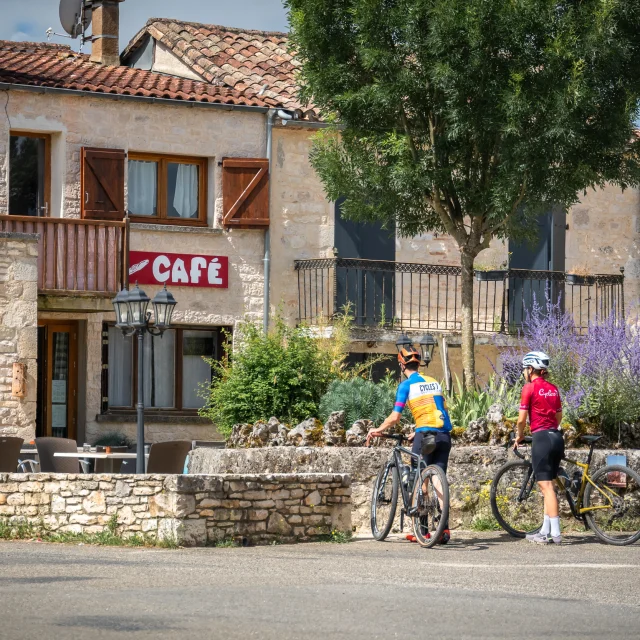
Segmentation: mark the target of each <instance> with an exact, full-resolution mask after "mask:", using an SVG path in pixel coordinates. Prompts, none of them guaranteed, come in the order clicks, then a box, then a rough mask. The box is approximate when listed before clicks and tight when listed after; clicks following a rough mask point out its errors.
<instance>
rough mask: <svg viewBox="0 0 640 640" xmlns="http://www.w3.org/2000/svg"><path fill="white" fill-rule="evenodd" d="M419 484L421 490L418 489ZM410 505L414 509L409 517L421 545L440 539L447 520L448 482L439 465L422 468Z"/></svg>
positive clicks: (431, 543)
mask: <svg viewBox="0 0 640 640" xmlns="http://www.w3.org/2000/svg"><path fill="white" fill-rule="evenodd" d="M420 484H422V492H419V491H418V487H419V486H420ZM425 484H426V490H425ZM411 507H412V510H413V509H415V512H414V515H412V516H411V518H412V520H413V533H414V535H415V536H416V540H417V541H418V542H419V543H420V545H421V546H423V547H427V548H429V547H432V546H433V545H434V544H436V543H437V542H438V540H440V536H441V535H442V533H443V532H444V530H445V529H446V527H447V522H448V520H449V482H448V481H447V476H446V475H445V473H444V471H443V470H442V469H441V468H440V467H437V466H435V465H431V466H429V467H427V468H426V469H423V470H422V472H421V474H420V480H418V479H417V478H416V482H415V484H414V485H413V494H412V496H411Z"/></svg>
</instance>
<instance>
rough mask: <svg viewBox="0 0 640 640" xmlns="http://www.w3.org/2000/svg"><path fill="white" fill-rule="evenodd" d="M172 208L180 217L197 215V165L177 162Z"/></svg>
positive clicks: (194, 216)
mask: <svg viewBox="0 0 640 640" xmlns="http://www.w3.org/2000/svg"><path fill="white" fill-rule="evenodd" d="M173 208H174V209H175V210H176V211H177V212H178V215H179V216H180V217H181V218H196V217H197V215H198V165H196V164H178V171H177V172H176V191H175V193H174V195H173Z"/></svg>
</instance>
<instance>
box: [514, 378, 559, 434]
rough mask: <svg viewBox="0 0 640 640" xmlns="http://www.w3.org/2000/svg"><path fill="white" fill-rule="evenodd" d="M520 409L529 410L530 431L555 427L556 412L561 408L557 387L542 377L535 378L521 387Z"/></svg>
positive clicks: (556, 425) (556, 426)
mask: <svg viewBox="0 0 640 640" xmlns="http://www.w3.org/2000/svg"><path fill="white" fill-rule="evenodd" d="M520 410H521V411H528V412H529V424H530V425H531V433H534V432H535V431H544V430H546V429H557V428H558V422H557V420H556V413H558V411H561V410H562V402H561V401H560V392H559V391H558V387H556V386H555V385H553V384H551V383H550V382H547V381H546V380H545V379H544V378H536V379H535V380H534V381H533V382H527V384H525V385H524V387H522V399H521V401H520Z"/></svg>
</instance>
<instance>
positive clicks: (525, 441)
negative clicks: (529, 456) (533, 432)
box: [505, 433, 533, 460]
mask: <svg viewBox="0 0 640 640" xmlns="http://www.w3.org/2000/svg"><path fill="white" fill-rule="evenodd" d="M515 441H516V438H515V435H514V434H513V433H512V434H511V435H510V437H509V442H508V443H507V444H506V445H505V449H513V453H515V454H516V456H517V457H518V458H520V459H521V460H525V459H526V457H525V456H524V455H523V454H522V453H520V451H518V449H515V448H514V446H513V443H514V442H515ZM532 442H533V438H532V437H531V436H525V437H524V438H522V440H521V441H520V443H519V444H531V443H532Z"/></svg>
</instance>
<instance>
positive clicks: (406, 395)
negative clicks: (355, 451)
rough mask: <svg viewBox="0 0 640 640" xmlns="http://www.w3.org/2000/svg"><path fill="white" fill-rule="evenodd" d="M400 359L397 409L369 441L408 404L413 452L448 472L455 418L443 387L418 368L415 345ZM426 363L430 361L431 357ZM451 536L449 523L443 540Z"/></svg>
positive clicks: (392, 424) (395, 422) (396, 421)
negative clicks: (450, 413)
mask: <svg viewBox="0 0 640 640" xmlns="http://www.w3.org/2000/svg"><path fill="white" fill-rule="evenodd" d="M427 358H428V356H427ZM398 361H399V362H400V369H401V371H402V374H403V375H404V376H405V377H406V380H404V381H403V382H401V383H400V385H399V386H398V391H397V393H396V401H395V405H394V407H393V411H392V412H391V413H390V414H389V416H388V417H387V418H386V420H385V421H384V422H383V423H382V424H381V425H380V426H379V427H378V428H376V429H371V430H370V431H369V433H368V434H367V444H369V442H370V441H371V438H376V437H378V436H380V435H381V434H383V433H384V432H385V431H386V430H387V429H390V428H391V427H394V426H395V425H397V424H398V423H399V422H400V417H401V415H402V411H403V410H404V408H405V406H408V407H409V410H410V411H411V413H412V414H413V420H414V422H415V425H416V430H415V434H412V435H411V436H409V439H410V440H413V446H412V449H411V450H412V451H413V453H416V454H422V456H423V458H424V460H425V462H426V464H427V465H432V464H434V465H437V466H439V467H440V468H441V469H442V470H443V471H444V472H445V474H446V473H447V466H448V463H449V453H450V451H451V420H450V419H449V413H448V412H447V405H446V403H445V399H444V395H443V393H442V387H441V386H440V383H439V382H438V381H437V380H435V379H434V378H430V377H428V376H423V375H421V374H420V373H419V372H418V370H419V367H420V364H421V362H420V353H419V352H418V351H416V350H415V349H413V348H411V347H410V348H408V349H402V350H401V351H400V353H399V354H398ZM424 365H425V367H426V366H428V365H429V359H427V360H426V361H425V363H424ZM436 491H437V487H436ZM410 538H413V536H410ZM450 538H451V534H450V532H449V526H448V525H447V527H446V528H445V531H444V533H443V535H442V539H441V540H440V541H439V542H440V543H441V544H446V543H447V542H449V540H450Z"/></svg>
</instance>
